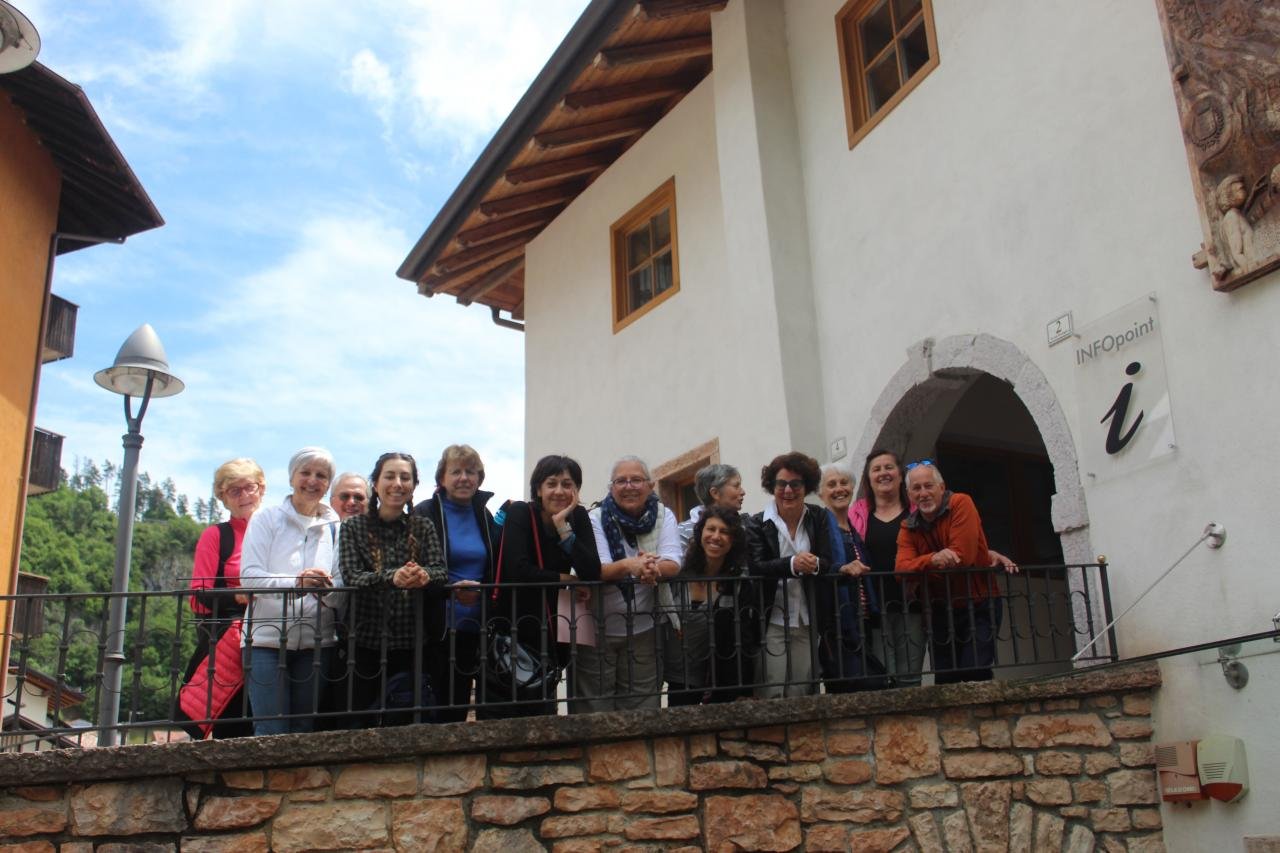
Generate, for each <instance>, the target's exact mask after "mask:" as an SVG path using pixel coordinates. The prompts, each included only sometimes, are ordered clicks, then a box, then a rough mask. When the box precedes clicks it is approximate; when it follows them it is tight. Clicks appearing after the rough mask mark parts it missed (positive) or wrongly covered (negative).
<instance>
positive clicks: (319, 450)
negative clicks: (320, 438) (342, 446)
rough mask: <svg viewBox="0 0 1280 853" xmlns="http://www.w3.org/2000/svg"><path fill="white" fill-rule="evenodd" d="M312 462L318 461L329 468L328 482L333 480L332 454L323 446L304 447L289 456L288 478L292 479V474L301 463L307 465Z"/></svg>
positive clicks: (296, 471)
mask: <svg viewBox="0 0 1280 853" xmlns="http://www.w3.org/2000/svg"><path fill="white" fill-rule="evenodd" d="M313 462H320V463H322V464H323V465H324V466H325V467H326V468H328V469H329V482H331V483H332V482H333V469H334V464H333V454H332V453H330V452H329V451H327V450H325V449H324V448H323V447H304V448H302V449H301V450H299V451H298V452H297V453H295V454H293V456H291V457H289V479H290V480H292V479H293V475H294V474H296V473H298V469H299V468H301V467H302V466H303V465H309V464H311V463H313Z"/></svg>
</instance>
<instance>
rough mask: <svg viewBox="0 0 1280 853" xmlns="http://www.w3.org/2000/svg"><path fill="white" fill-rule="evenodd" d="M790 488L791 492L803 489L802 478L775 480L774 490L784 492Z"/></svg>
mask: <svg viewBox="0 0 1280 853" xmlns="http://www.w3.org/2000/svg"><path fill="white" fill-rule="evenodd" d="M787 489H790V490H791V491H793V492H803V491H804V480H775V481H774V483H773V490H774V491H775V492H785V491H786V490H787Z"/></svg>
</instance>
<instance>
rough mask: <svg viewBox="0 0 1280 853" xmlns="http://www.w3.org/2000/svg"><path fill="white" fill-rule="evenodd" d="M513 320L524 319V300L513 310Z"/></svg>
mask: <svg viewBox="0 0 1280 853" xmlns="http://www.w3.org/2000/svg"><path fill="white" fill-rule="evenodd" d="M511 319H512V320H523V319H524V300H523V299H521V300H520V304H519V305H517V306H516V307H515V308H512V309H511Z"/></svg>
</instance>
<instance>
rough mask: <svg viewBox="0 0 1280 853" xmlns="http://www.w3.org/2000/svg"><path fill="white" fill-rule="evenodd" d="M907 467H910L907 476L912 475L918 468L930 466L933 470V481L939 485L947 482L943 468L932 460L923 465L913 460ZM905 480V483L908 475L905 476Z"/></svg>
mask: <svg viewBox="0 0 1280 853" xmlns="http://www.w3.org/2000/svg"><path fill="white" fill-rule="evenodd" d="M907 468H908V469H909V470H907V472H906V475H907V477H909V476H911V472H912V471H914V470H916V469H917V468H928V469H929V470H930V471H932V472H933V481H934V482H935V483H937V484H938V485H939V486H942V485H945V484H946V482H947V481H946V480H944V479H942V469H941V468H939V467H938V465H937V463H935V462H930V463H929V464H928V465H923V464H921V463H920V462H912V463H911V464H910V465H908V466H907ZM903 482H904V483H905V482H906V477H903Z"/></svg>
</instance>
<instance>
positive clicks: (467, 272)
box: [418, 243, 524, 296]
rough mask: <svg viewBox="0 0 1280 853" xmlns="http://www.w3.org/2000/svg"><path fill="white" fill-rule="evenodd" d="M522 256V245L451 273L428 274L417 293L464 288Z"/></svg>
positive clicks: (443, 291) (429, 294)
mask: <svg viewBox="0 0 1280 853" xmlns="http://www.w3.org/2000/svg"><path fill="white" fill-rule="evenodd" d="M522 255H524V244H523V243H522V244H520V245H519V246H513V247H511V248H509V249H507V250H506V251H504V252H500V253H498V254H496V255H494V256H492V257H489V258H484V259H483V260H480V261H477V262H475V263H474V264H471V265H470V266H466V267H462V268H460V269H457V270H454V271H453V272H436V271H432V272H429V273H427V274H426V275H424V276H423V277H422V279H421V280H420V281H419V282H418V292H419V293H423V294H425V295H427V296H434V295H435V294H437V293H447V292H449V291H450V290H457V289H459V288H462V287H466V286H467V285H468V284H470V283H471V282H473V281H474V280H475V279H477V278H479V277H480V276H482V275H484V274H485V273H487V272H489V270H491V269H494V268H495V267H498V266H501V265H502V264H505V263H506V262H507V261H510V260H514V259H515V258H518V257H521V256H522Z"/></svg>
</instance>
